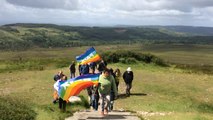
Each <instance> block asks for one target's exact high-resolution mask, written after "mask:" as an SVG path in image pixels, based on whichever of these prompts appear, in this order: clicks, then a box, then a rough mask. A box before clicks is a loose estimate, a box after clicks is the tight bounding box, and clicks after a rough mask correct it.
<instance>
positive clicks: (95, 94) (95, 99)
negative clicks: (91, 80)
mask: <svg viewBox="0 0 213 120" xmlns="http://www.w3.org/2000/svg"><path fill="white" fill-rule="evenodd" d="M91 100H92V107H93V109H94V110H95V111H97V110H98V101H99V93H98V85H93V86H92V95H91Z"/></svg>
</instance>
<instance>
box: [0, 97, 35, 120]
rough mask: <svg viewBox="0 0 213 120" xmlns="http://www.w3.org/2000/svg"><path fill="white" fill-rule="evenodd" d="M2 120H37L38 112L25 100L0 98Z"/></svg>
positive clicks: (0, 116)
mask: <svg viewBox="0 0 213 120" xmlns="http://www.w3.org/2000/svg"><path fill="white" fill-rule="evenodd" d="M0 101H1V102H0V120H35V118H36V115H37V114H36V112H35V111H34V110H33V108H32V107H30V104H29V103H28V102H26V101H25V100H22V99H19V98H13V97H3V96H1V97H0Z"/></svg>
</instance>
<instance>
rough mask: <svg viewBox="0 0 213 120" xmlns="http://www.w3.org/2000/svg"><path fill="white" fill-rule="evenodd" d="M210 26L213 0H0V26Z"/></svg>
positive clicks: (212, 20)
mask: <svg viewBox="0 0 213 120" xmlns="http://www.w3.org/2000/svg"><path fill="white" fill-rule="evenodd" d="M11 23H51V24H59V25H76V26H79V25H81V26H114V25H185V26H208V27H213V0H0V25H4V24H11Z"/></svg>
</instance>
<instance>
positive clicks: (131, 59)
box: [126, 58, 137, 64]
mask: <svg viewBox="0 0 213 120" xmlns="http://www.w3.org/2000/svg"><path fill="white" fill-rule="evenodd" d="M126 63H127V64H134V63H137V60H136V59H135V58H127V59H126Z"/></svg>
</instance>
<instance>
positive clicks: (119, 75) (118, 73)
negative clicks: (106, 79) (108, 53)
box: [114, 68, 121, 91]
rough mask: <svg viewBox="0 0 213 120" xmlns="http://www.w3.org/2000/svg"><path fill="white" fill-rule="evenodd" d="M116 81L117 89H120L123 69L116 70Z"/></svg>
mask: <svg viewBox="0 0 213 120" xmlns="http://www.w3.org/2000/svg"><path fill="white" fill-rule="evenodd" d="M114 74H115V83H116V88H117V91H118V85H119V82H120V77H121V71H120V69H118V68H117V69H116V70H115V72H114Z"/></svg>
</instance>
